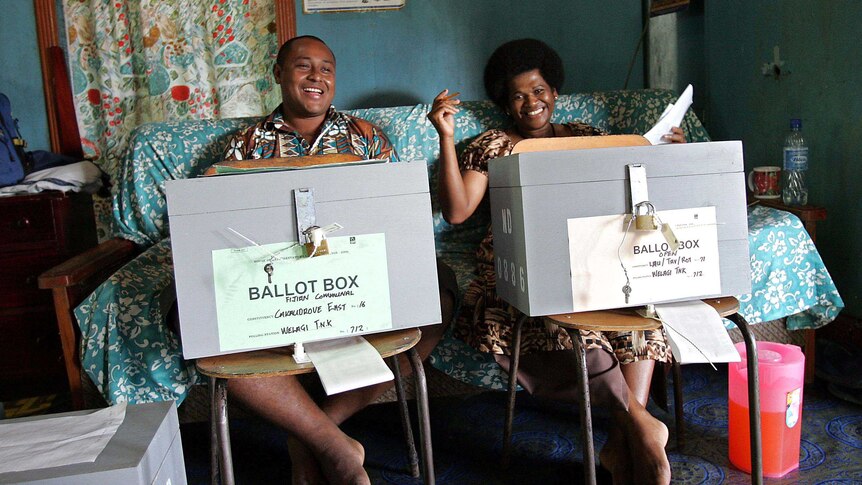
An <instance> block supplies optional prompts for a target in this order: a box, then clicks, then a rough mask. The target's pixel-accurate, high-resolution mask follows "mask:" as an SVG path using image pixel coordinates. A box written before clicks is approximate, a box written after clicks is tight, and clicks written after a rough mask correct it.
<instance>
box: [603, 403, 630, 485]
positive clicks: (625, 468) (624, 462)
mask: <svg viewBox="0 0 862 485" xmlns="http://www.w3.org/2000/svg"><path fill="white" fill-rule="evenodd" d="M622 412H623V413H625V411H622ZM624 419H627V418H624ZM599 460H600V461H601V463H602V467H604V468H605V469H606V470H607V471H609V472H610V473H611V477H613V483H614V485H624V484H629V483H632V457H631V454H630V452H629V446H628V443H627V442H626V438H625V436H624V435H623V431H622V428H621V427H620V426H613V427H612V428H611V430H610V432H609V433H608V441H607V442H606V443H605V446H603V447H602V451H600V452H599Z"/></svg>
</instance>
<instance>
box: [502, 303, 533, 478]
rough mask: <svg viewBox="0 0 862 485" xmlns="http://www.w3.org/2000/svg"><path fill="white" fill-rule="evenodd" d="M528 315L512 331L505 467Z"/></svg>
mask: <svg viewBox="0 0 862 485" xmlns="http://www.w3.org/2000/svg"><path fill="white" fill-rule="evenodd" d="M527 318H529V317H527V315H524V314H521V316H520V317H518V319H517V320H516V321H515V327H514V328H513V329H512V338H513V340H514V342H513V344H512V363H511V365H510V366H509V398H508V401H507V403H506V420H505V422H504V423H503V466H508V465H509V454H510V453H511V451H512V450H511V448H512V419H513V417H514V415H515V393H516V390H517V388H518V365H519V364H520V360H521V327H523V326H524V322H526V321H527Z"/></svg>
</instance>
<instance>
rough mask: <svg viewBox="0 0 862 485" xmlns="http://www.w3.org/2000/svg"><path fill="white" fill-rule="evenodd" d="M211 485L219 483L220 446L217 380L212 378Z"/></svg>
mask: <svg viewBox="0 0 862 485" xmlns="http://www.w3.org/2000/svg"><path fill="white" fill-rule="evenodd" d="M209 379H210V382H209V384H210V483H211V484H212V485H218V483H219V464H218V459H219V458H218V457H219V446H218V399H217V398H216V378H215V377H210V378H209Z"/></svg>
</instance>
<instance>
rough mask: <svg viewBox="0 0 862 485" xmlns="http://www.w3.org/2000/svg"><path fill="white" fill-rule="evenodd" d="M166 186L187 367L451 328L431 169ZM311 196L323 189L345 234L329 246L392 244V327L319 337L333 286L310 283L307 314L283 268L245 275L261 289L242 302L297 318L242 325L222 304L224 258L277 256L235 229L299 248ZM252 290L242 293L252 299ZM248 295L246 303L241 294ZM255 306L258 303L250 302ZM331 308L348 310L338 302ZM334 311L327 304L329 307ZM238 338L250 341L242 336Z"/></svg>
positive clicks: (323, 214)
mask: <svg viewBox="0 0 862 485" xmlns="http://www.w3.org/2000/svg"><path fill="white" fill-rule="evenodd" d="M166 188H167V201H168V215H169V220H170V226H171V227H170V229H171V246H172V249H173V258H174V272H175V275H176V286H177V300H178V305H179V315H180V333H181V336H182V343H183V355H184V357H185V358H187V359H191V358H197V357H205V356H211V355H220V354H227V353H232V352H240V351H246V350H254V349H260V348H269V347H278V346H283V345H288V344H290V343H294V342H295V341H297V339H299V341H303V342H310V341H314V340H325V339H329V338H336V337H338V336H346V335H361V334H367V333H376V332H382V331H387V330H394V329H401V328H410V327H417V326H422V325H429V324H434V323H439V322H440V321H441V316H440V297H439V292H438V289H437V269H436V268H437V266H436V261H435V257H436V254H435V250H434V233H433V223H432V219H431V199H430V195H429V192H428V175H427V167H426V165H425V164H424V163H375V164H365V165H348V166H339V167H320V168H311V169H304V170H289V171H279V172H268V173H252V174H239V175H226V176H215V177H204V178H196V179H188V180H176V181H170V182H168V183H167V186H166ZM306 188H311V189H313V191H314V205H315V208H314V212H315V216H316V224H317V225H319V226H326V225H329V224H332V223H338V224H340V225H341V226H343V229H341V230H339V231H337V232H335V233H332V234H330V235H329V236H327V238H328V239H330V240H332V238H344V239H349V238H350V237H351V236H352V237H355V238H362V237H377V238H381V240H382V241H384V242H383V243H381V244H380V245H383V244H385V265H386V273H385V274H384V275H383V276H382V278H383V279H385V280H388V281H387V283H388V288H389V293H388V306H387V305H385V304H381V305H380V307H381V308H383V310H382V311H383V312H390V313H388V314H387V317H391V318H390V321H391V326H390V327H388V328H371V329H369V328H368V327H367V325H366V324H367V323H369V322H361V321H358V322H354V323H352V324H350V325H349V328H347V326H344V328H341V327H339V325H334V327H339V328H334V327H333V328H318V329H315V328H314V327H315V323H314V322H315V321H316V320H318V317H317V316H316V314H314V313H310V312H313V311H317V310H318V308H317V306H316V305H313V303H314V302H316V301H324V300H323V299H321V300H316V299H317V298H319V297H320V296H321V294H323V293H324V292H321V289H322V284H323V283H324V282H325V281H326V280H327V278H323V277H321V278H320V279H319V280H317V281H316V283H317V284H316V286H315V282H314V281H315V279H314V278H312V279H308V280H307V281H308V282H309V283H310V285H306V286H303V287H302V288H301V289H302V290H303V292H304V293H303V294H301V295H300V296H306V295H307V296H309V298H310V299H309V300H307V302H308V304H309V306H307V307H302V308H298V307H296V305H301V304H302V305H304V304H305V303H297V302H296V301H293V300H291V301H289V300H288V299H289V298H292V297H294V296H295V295H294V294H293V293H291V291H294V292H295V293H297V294H299V293H300V292H298V291H296V290H297V289H298V288H299V287H298V286H296V285H299V284H300V283H302V282H296V281H293V280H291V281H290V283H284V285H283V286H282V284H281V283H280V281H281V280H278V278H277V277H279V276H280V277H282V278H284V277H285V275H286V274H287V273H285V271H294V269H293V268H295V267H294V266H289V265H286V264H285V265H282V266H283V267H282V266H278V265H277V266H276V267H275V268H274V271H271V274H270V276H271V278H270V279H269V280H268V279H267V278H268V277H267V274H265V273H264V272H263V268H265V266H264V265H263V264H261V265H260V267H261V268H262V269H261V271H260V272H258V273H254V274H253V275H252V276H248V275H246V276H243V278H245V279H244V280H243V281H248V279H249V278H254V280H253V281H255V282H256V283H255V285H258V286H255V287H252V286H248V293H247V300H246V296H242V299H243V301H241V302H240V304H241V306H242V308H243V310H242V311H243V312H246V310H245V309H246V308H249V307H252V306H253V305H258V302H259V303H260V305H258V306H260V307H261V308H263V306H262V305H264V304H266V305H272V304H273V302H275V301H279V302H284V303H285V305H294V306H293V307H291V308H292V309H291V310H290V311H281V310H278V311H277V312H275V313H273V312H272V311H269V313H266V312H263V311H261V312H258V313H253V312H254V311H255V310H253V309H252V310H250V311H249V312H247V313H243V314H242V315H241V316H239V317H231V318H226V317H225V315H226V313H225V312H226V311H228V310H231V308H230V307H229V306H228V303H227V302H226V301H225V298H222V299H221V301H217V298H216V295H217V291H220V290H219V289H217V287H216V276H217V275H216V270H214V254H223V253H218V252H219V251H224V250H232V251H237V250H239V249H238V248H241V247H246V248H247V249H248V251H249V254H251V252H252V251H257V252H259V253H260V254H267V253H268V254H272V253H271V252H270V250H269V249H266V248H255V247H254V246H252V244H251V243H249V242H248V241H245V240H243V238H242V237H240V236H237V235H236V233H233V231H237V232H239V233H240V234H242V235H243V236H244V237H246V238H248V239H250V240H252V241H254V243H256V244H259V245H263V246H266V245H273V244H281V243H286V242H289V241H297V229H296V228H297V222H296V219H297V216H296V208H295V206H296V203H295V200H294V192H295V191H296V190H300V189H306ZM378 246H379V245H378ZM267 257H268V256H267ZM331 257H332V256H319V257H318V258H331ZM380 260H381V261H382V256H381V257H380ZM294 261H298V260H294ZM261 262H262V260H261ZM317 264H320V261H318V263H317ZM373 266H375V267H378V266H382V264H380V265H373ZM222 271H224V270H222ZM246 271H247V272H250V271H252V270H250V269H249V270H246ZM221 280H223V278H219V281H221ZM344 281H347V280H344ZM360 281H361V280H360ZM274 283H277V284H274ZM219 284H221V283H219ZM270 284H272V285H270ZM288 285H290V286H288ZM237 286H240V285H237ZM246 286H247V285H243V286H241V288H240V290H241V291H245V289H246ZM381 287H382V286H381ZM218 288H223V286H219V287H218ZM268 288H269V289H268ZM267 292H268V293H267ZM381 293H382V292H381ZM240 294H242V295H246V294H245V293H239V292H238V293H236V295H240ZM232 295H233V294H232ZM264 297H266V298H264ZM232 298H233V296H232ZM258 298H259V299H258ZM252 299H255V302H254V303H250V302H251V300H252ZM294 300H295V298H294ZM326 301H328V302H331V303H332V304H333V305H337V304H339V303H338V301H339V300H338V299H332V300H326ZM345 301H346V300H345ZM231 304H233V303H231ZM328 305H329V303H324V309H326V308H328ZM384 307H385V308H384ZM302 312H308V314H304V313H303V314H297V313H302ZM274 317H278V318H274ZM219 318H221V319H222V320H221V321H219ZM335 322H336V323H338V324H341V323H342V322H338V321H337V320H336V321H335ZM372 323H376V322H372ZM302 325H306V326H308V329H306V330H304V331H303V332H304V334H303V335H304V336H303V337H302V338H298V337H295V334H294V333H292V332H293V331H294V330H295V329H297V328H301V327H302ZM387 325H388V323H387ZM318 330H319V331H318ZM232 332H239V333H240V334H241V335H239V337H236V335H234V334H233V333H232ZM243 332H244V333H243ZM336 333H337V334H336ZM310 334H311V337H309V335H310ZM229 336H230V338H229Z"/></svg>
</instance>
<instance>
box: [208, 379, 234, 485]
mask: <svg viewBox="0 0 862 485" xmlns="http://www.w3.org/2000/svg"><path fill="white" fill-rule="evenodd" d="M210 383H211V385H212V387H213V390H212V393H213V407H214V408H215V413H214V414H215V418H216V419H215V421H214V423H216V426H217V429H218V431H217V433H218V439H217V440H216V441H217V443H218V449H219V455H220V456H219V458H220V459H219V462H220V465H221V466H220V467H219V469H220V470H221V483H222V485H234V481H233V457H232V456H231V450H230V430H229V429H228V416H227V379H216V378H212V377H211V378H210Z"/></svg>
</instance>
